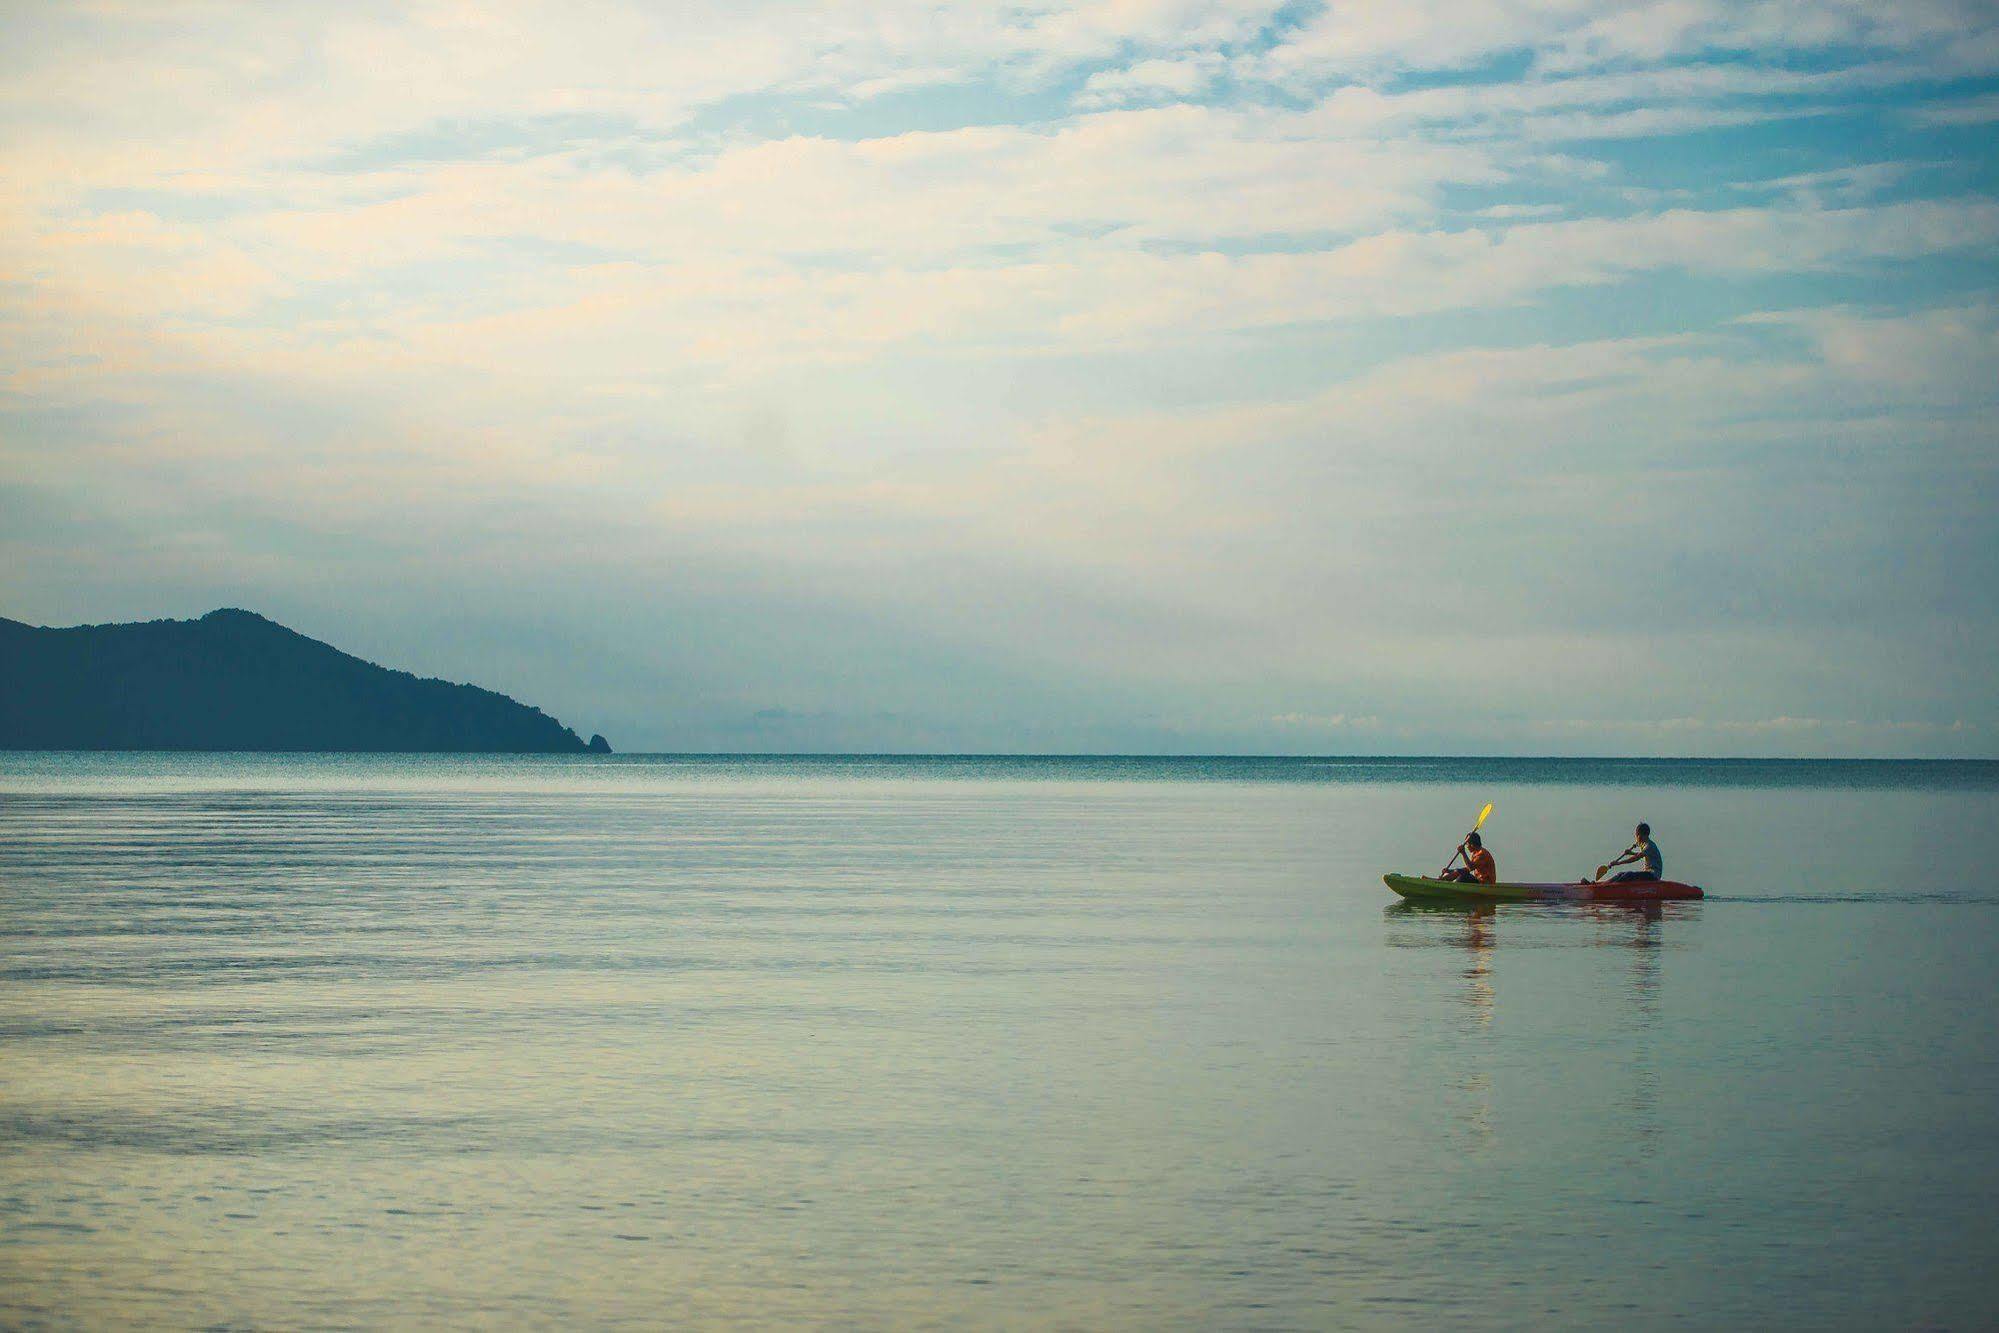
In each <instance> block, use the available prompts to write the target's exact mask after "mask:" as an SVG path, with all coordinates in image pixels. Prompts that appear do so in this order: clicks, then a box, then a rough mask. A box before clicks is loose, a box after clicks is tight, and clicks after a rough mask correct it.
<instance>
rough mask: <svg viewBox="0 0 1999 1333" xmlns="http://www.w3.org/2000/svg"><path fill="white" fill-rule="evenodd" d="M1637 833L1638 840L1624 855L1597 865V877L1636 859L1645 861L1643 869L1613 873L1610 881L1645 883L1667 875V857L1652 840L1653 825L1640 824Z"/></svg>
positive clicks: (1617, 882)
mask: <svg viewBox="0 0 1999 1333" xmlns="http://www.w3.org/2000/svg"><path fill="white" fill-rule="evenodd" d="M1637 833H1638V841H1636V842H1634V843H1632V844H1631V846H1630V847H1629V848H1627V849H1626V850H1625V853H1624V855H1622V856H1620V857H1618V858H1617V859H1616V860H1615V861H1612V862H1611V863H1610V864H1609V865H1607V866H1598V867H1597V871H1596V877H1597V878H1598V879H1602V878H1603V877H1604V876H1605V875H1607V874H1609V873H1610V872H1611V871H1613V870H1615V869H1617V867H1619V866H1628V865H1631V864H1632V863H1633V862H1636V861H1643V862H1644V863H1645V868H1644V869H1643V870H1627V871H1625V872H1624V873H1623V874H1621V875H1611V877H1610V882H1611V883H1612V884H1619V883H1625V882H1639V883H1645V882H1649V881H1651V880H1658V879H1664V878H1665V877H1666V858H1665V857H1664V856H1661V855H1660V854H1659V844H1658V843H1656V842H1654V841H1652V826H1651V825H1650V824H1640V825H1639V826H1638V829H1637Z"/></svg>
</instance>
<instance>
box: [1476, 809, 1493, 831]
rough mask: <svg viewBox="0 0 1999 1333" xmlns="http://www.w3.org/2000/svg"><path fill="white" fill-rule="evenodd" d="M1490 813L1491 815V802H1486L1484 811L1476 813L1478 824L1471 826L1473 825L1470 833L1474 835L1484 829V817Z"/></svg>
mask: <svg viewBox="0 0 1999 1333" xmlns="http://www.w3.org/2000/svg"><path fill="white" fill-rule="evenodd" d="M1491 813H1492V802H1491V801H1487V802H1486V803H1485V809H1483V810H1481V811H1479V812H1478V823H1476V824H1473V825H1472V826H1471V831H1472V832H1473V833H1476V832H1478V831H1479V830H1480V829H1482V828H1484V827H1485V817H1486V816H1487V815H1489V814H1491Z"/></svg>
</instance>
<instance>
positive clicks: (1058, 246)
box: [0, 0, 1999, 757]
mask: <svg viewBox="0 0 1999 1333" xmlns="http://www.w3.org/2000/svg"><path fill="white" fill-rule="evenodd" d="M0 25H4V40H0V169H4V172H5V179H6V187H5V190H4V192H0V615H5V616H8V617H11V618H13V619H17V620H26V621H30V622H32V623H37V624H76V623H98V622H106V621H117V620H132V619H152V618H159V617H175V618H180V617H187V616H194V615H199V614H201V613H203V612H205V611H208V610H210V609H213V608H215V607H218V606H243V607H248V608H250V609H253V610H257V611H260V612H262V613H264V614H266V615H269V616H271V617H273V618H274V619H277V620H280V621H282V622H283V623H286V624H288V625H291V626H292V627H293V628H295V629H298V630H300V631H301V632H303V633H307V634H310V635H312V636H314V637H316V638H321V639H325V640H327V641H329V642H331V643H333V644H335V645H336V646H339V647H341V648H344V649H346V650H348V651H351V652H355V653H358V654H360V655H362V656H365V657H368V658H370V659H372V660H376V661H381V662H384V663H386V664H389V665H393V666H399V667H404V668H407V669H411V670H416V671H418V672H421V673H423V674H435V675H442V676H445V677H447V678H450V679H458V680H471V681H475V682H477V683H479V684H483V685H486V686H489V687H491V688H495V689H499V690H503V691H505V692H507V693H510V694H513V695H514V696H516V697H518V698H521V699H524V700H527V701H529V702H532V703H535V704H537V705H539V706H541V707H543V708H545V709H546V710H547V711H549V712H551V713H553V714H554V715H555V716H557V717H558V718H560V719H562V720H563V721H564V722H566V723H568V724H570V725H572V726H574V727H576V728H577V729H578V730H579V731H581V732H582V733H584V734H586V735H587V734H588V733H590V732H592V731H601V732H603V733H604V734H605V735H607V736H609V737H610V739H611V741H612V743H613V744H614V745H615V746H617V747H618V748H620V749H623V750H646V749H663V750H779V751H809V750H862V751H907V750H917V751H1009V752H1011V751H1029V752H1031V751H1043V752H1199V753H1219V752H1251V753H1319V754H1357V753H1452V754H1462V753H1488V754H1662V755H1676V754H1711V755H1733V754H1797V755H1913V756H1951V755H1966V756H1985V757H1990V756H1995V755H1999V685H1995V681H1999V671H1995V664H1999V484H1995V483H1999V450H1996V449H1995V445H1999V425H1995V422H1999V413H1995V407H1999V300H1995V295H1999V4H1995V3H1993V2H1992V0H1982V2H1958V0H1903V2H1902V3H1897V4H1893V5H1884V4H1881V3H1878V0H1866V2H1862V0H1776V2H1769V3H1766V2H1760V0H1729V2H1726V3H1724V2H1723V0H1648V2H1645V3H1608V2H1605V3H1589V4H1580V3H1549V4H1529V3H1519V2H1518V0H1416V2H1414V3H1395V4H1386V3H1373V4H1351V5H1349V4H1317V3H1281V4H1272V3H1264V2H1258V0H1095V2H1093V3H1081V4H1074V5H1058V4H1052V3H1040V0H1022V2H1021V3H1013V4H1005V5H969V4H968V5H948V6H942V7H938V6H933V5H930V4H917V3H906V2H905V0H868V2H867V3H837V2H836V3H818V4H774V3H762V2H761V0H730V2H729V3H724V4H715V5H707V4H703V3H698V2H697V0H688V2H687V3H675V4H644V5H642V4H631V3H619V2H617V0H561V2H560V3H548V4H540V3H522V4H516V3H490V4H457V3H425V2H423V0H417V2H416V3H396V4H371V3H366V2H365V0H363V2H361V3H352V4H343V5H339V6H329V5H323V4H317V3H314V4H296V3H286V2H285V0H270V2H268V3H260V4H256V5H243V4H235V3H185V4H183V3H172V2H171V0H157V2H155V0H148V2H147V3H124V2H122V0H100V2H97V3H90V2H83V3H70V4H62V5H55V4H15V3H6V4H0Z"/></svg>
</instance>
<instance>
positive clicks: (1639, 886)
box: [1381, 874, 1707, 903]
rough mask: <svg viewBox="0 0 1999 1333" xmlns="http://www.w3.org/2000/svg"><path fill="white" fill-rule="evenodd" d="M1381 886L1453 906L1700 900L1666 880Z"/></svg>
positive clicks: (1399, 881) (1392, 878) (1410, 880)
mask: <svg viewBox="0 0 1999 1333" xmlns="http://www.w3.org/2000/svg"><path fill="white" fill-rule="evenodd" d="M1381 881H1382V883H1384V884H1386V885H1387V886H1388V887H1389V888H1391V889H1393V890H1395V891H1396V892H1397V893H1399V894H1401V895H1402V896H1403V897H1404V898H1428V899H1432V900H1434V901H1438V902H1456V903H1546V902H1573V903H1654V902H1663V901H1665V900H1667V899H1673V898H1704V897H1706V896H1707V895H1706V894H1704V893H1702V892H1701V891H1700V889H1698V888H1696V887H1695V886H1694V885H1692V884H1680V883H1677V882H1675V881H1673V880H1670V879H1654V880H1625V881H1624V882H1622V883H1615V884H1613V883H1603V884H1593V883H1591V882H1590V881H1588V880H1583V881H1581V882H1579V883H1575V884H1462V883H1459V882H1458V881H1456V880H1449V879H1426V878H1424V877H1423V876H1421V875H1393V874H1390V875H1383V876H1382V877H1381Z"/></svg>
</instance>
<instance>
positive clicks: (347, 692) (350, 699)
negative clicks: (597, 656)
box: [0, 608, 611, 754]
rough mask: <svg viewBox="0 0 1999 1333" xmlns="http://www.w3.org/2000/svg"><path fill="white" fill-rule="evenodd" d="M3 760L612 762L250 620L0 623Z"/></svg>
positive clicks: (461, 689) (508, 715)
mask: <svg viewBox="0 0 1999 1333" xmlns="http://www.w3.org/2000/svg"><path fill="white" fill-rule="evenodd" d="M0 749H4V750H339V751H349V752H353V751H422V752H427V753H447V752H466V753H474V752H476V753H488V754H500V753H506V754H582V753H597V754H609V753H610V750H611V747H610V745H609V744H607V743H606V742H605V740H604V738H603V737H602V736H592V737H591V738H590V741H589V744H587V745H586V744H585V743H584V742H583V741H581V740H580V739H578V738H577V735H576V733H575V732H573V731H571V730H570V729H569V728H568V727H565V726H563V725H562V724H561V723H560V722H557V721H556V720H555V719H554V718H552V717H550V716H549V715H548V714H546V713H544V712H542V711H541V710H540V709H539V708H530V707H529V706H528V705H526V704H522V703H516V702H515V701H514V700H512V699H509V698H508V697H507V696H506V695H504V694H495V693H494V692H493V691H491V690H482V689H480V688H479V687H478V686H476V685H454V684H452V683H451V682H449V681H443V680H427V679H424V678H421V677H418V676H413V675H411V674H410V673H409V672H407V671H392V670H390V669H389V668H387V667H380V666H376V665H375V664H374V663H372V662H364V661H362V660H361V659H360V658H358V657H353V656H350V655H348V654H347V653H343V652H341V651H340V650H339V649H337V648H333V647H330V646H329V645H327V644H324V643H321V642H319V641H318V640H317V639H308V638H306V637H305V636H304V635H303V634H299V633H297V632H295V631H293V630H289V629H286V628H285V627H284V626H283V625H280V624H278V623H277V622H275V621H272V620H267V619H265V618H264V617H263V616H260V615H257V614H256V613H254V612H251V611H239V610H235V609H233V608H231V609H224V610H220V611H211V612H209V613H208V614H207V615H205V616H203V617H202V618H201V619H199V620H152V621H147V622H145V623H144V624H133V625H78V626H76V627H74V628H71V629H48V628H43V627H39V626H35V625H24V624H22V623H21V622H19V621H17V620H7V619H5V618H0Z"/></svg>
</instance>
